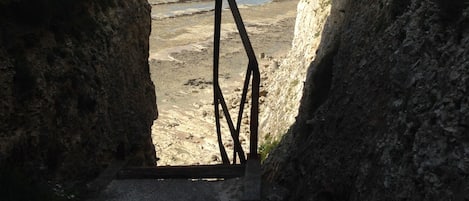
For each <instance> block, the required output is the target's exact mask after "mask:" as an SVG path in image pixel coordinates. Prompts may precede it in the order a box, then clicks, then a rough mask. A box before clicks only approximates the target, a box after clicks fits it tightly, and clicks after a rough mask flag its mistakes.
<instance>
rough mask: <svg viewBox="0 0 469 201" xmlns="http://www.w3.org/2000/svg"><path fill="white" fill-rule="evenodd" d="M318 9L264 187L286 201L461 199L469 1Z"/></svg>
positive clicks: (339, 4)
mask: <svg viewBox="0 0 469 201" xmlns="http://www.w3.org/2000/svg"><path fill="white" fill-rule="evenodd" d="M302 2H304V3H305V2H306V3H307V2H309V5H311V6H312V5H313V3H312V2H314V1H311V0H302ZM321 2H324V3H327V2H330V3H331V4H332V5H331V6H332V7H331V15H330V16H329V18H328V20H327V22H326V26H325V29H324V32H323V38H322V41H321V44H320V46H319V48H318V56H317V57H316V59H315V60H314V61H313V62H312V63H311V66H310V67H309V69H308V75H307V78H306V82H305V89H304V92H303V97H302V100H301V106H300V109H299V115H298V117H297V120H296V122H295V124H294V125H293V126H292V127H291V129H290V131H289V133H288V134H287V135H286V136H285V138H284V139H283V140H282V142H281V144H280V145H279V147H278V148H277V149H276V150H275V151H274V153H273V154H272V155H271V157H269V159H268V161H267V163H266V165H265V176H266V177H267V178H268V179H271V180H273V181H276V182H279V183H281V184H284V185H285V186H286V187H288V188H289V189H290V197H289V200H469V131H468V130H469V96H468V95H467V94H469V8H468V7H469V3H468V1H461V0H458V1H451V2H449V1H438V0H412V1H397V0H379V1H352V0H350V1H346V0H342V1H340V0H333V1H321ZM311 15H315V12H314V11H313V12H312V13H311ZM307 23H309V22H305V21H303V22H297V26H302V24H307ZM314 31H316V30H311V32H314ZM326 36H327V37H326ZM299 37H301V36H299ZM303 40H305V41H308V40H311V38H309V37H307V36H306V37H304V38H303ZM329 86H330V90H328V87H329ZM321 103H322V105H321Z"/></svg>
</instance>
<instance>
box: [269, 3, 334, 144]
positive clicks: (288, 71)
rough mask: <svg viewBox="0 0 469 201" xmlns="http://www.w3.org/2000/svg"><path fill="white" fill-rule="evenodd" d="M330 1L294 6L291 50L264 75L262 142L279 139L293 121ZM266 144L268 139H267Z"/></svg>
mask: <svg viewBox="0 0 469 201" xmlns="http://www.w3.org/2000/svg"><path fill="white" fill-rule="evenodd" d="M330 10H331V4H330V3H327V2H323V1H300V2H299V3H298V6H297V20H296V24H295V31H294V37H293V41H292V49H291V51H290V52H289V54H288V57H287V58H286V59H285V60H284V61H283V62H282V63H280V66H279V67H276V66H270V67H269V68H270V70H272V71H271V72H267V74H268V76H263V77H262V78H263V79H265V77H267V80H264V83H265V85H266V86H265V88H266V91H268V92H269V95H268V96H266V100H265V102H264V103H263V104H262V106H261V107H263V108H262V109H263V110H262V111H261V114H260V125H261V128H260V130H261V132H260V134H261V137H262V138H261V141H262V140H265V139H267V141H269V140H272V141H277V140H280V138H281V136H282V135H283V134H285V133H286V132H287V130H288V128H289V127H290V126H291V125H292V124H293V123H294V122H295V117H296V116H297V115H298V107H299V105H300V100H301V92H302V90H303V86H304V80H305V78H306V69H307V68H308V66H309V64H310V63H311V61H312V60H313V59H314V58H315V57H316V49H317V48H318V45H319V42H320V41H321V31H322V30H323V28H324V25H325V22H326V19H327V17H328V16H329V14H330ZM267 143H268V142H267Z"/></svg>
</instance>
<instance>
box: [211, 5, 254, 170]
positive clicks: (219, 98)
mask: <svg viewBox="0 0 469 201" xmlns="http://www.w3.org/2000/svg"><path fill="white" fill-rule="evenodd" d="M228 4H229V5H230V10H231V13H232V14H233V18H234V20H235V23H236V26H237V28H238V32H239V34H240V37H241V40H242V42H243V46H244V49H245V51H246V54H247V56H248V59H249V63H248V68H247V72H246V78H245V80H244V86H243V91H242V95H241V103H240V108H239V112H238V118H237V122H236V128H235V127H234V124H233V121H232V119H231V115H230V113H229V111H228V107H227V105H226V102H225V99H224V97H223V93H222V91H221V88H220V85H219V82H218V72H219V58H220V33H221V12H222V0H215V26H214V27H215V30H214V40H213V41H214V49H213V94H214V109H215V124H216V130H217V139H218V146H219V148H220V154H221V157H222V161H223V163H224V164H229V163H230V161H229V159H228V154H227V153H226V150H225V147H224V146H223V142H222V136H221V128H220V108H219V106H220V105H221V106H222V110H223V114H224V115H225V118H226V121H227V124H228V127H229V129H230V133H231V137H232V138H233V143H234V152H233V164H235V163H236V156H239V159H240V162H241V163H242V164H244V163H246V157H245V155H244V151H243V148H242V147H241V143H240V142H239V133H240V129H241V120H242V115H243V111H244V105H245V102H246V99H247V92H248V87H249V83H250V80H251V78H252V86H251V90H252V91H251V116H250V139H249V141H250V144H249V158H257V157H258V154H257V144H258V125H259V123H258V122H259V85H260V73H259V66H258V63H257V59H256V55H255V53H254V49H253V48H252V45H251V42H250V40H249V36H248V34H247V31H246V28H245V26H244V23H243V20H242V18H241V14H240V13H239V9H238V6H237V4H236V1H235V0H228Z"/></svg>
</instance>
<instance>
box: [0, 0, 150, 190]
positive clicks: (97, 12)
mask: <svg viewBox="0 0 469 201" xmlns="http://www.w3.org/2000/svg"><path fill="white" fill-rule="evenodd" d="M150 20H151V19H150V7H149V5H148V3H147V2H146V1H144V0H126V1H118V0H106V1H91V0H68V1H61V0H52V1H46V0H39V1H37V0H34V1H33V0H13V1H8V0H1V1H0V24H1V26H0V97H1V100H0V139H1V140H0V164H1V168H3V169H7V171H8V170H12V169H15V170H16V169H23V170H26V171H33V172H35V174H38V175H46V177H47V178H48V179H52V180H68V181H70V180H88V179H90V178H93V177H95V176H96V175H97V174H99V172H100V171H101V170H102V169H103V168H104V167H106V166H107V165H108V164H109V163H110V162H111V161H113V160H115V159H119V158H124V157H125V158H126V159H129V160H130V164H132V165H154V164H155V163H156V160H155V157H156V156H155V151H154V147H153V144H152V141H151V138H150V129H151V125H152V122H153V120H154V119H155V118H156V117H157V111H156V105H155V104H156V103H155V92H154V86H153V83H152V82H151V80H150V75H149V69H148V68H149V67H148V47H149V44H148V38H149V34H150V26H151V25H150Z"/></svg>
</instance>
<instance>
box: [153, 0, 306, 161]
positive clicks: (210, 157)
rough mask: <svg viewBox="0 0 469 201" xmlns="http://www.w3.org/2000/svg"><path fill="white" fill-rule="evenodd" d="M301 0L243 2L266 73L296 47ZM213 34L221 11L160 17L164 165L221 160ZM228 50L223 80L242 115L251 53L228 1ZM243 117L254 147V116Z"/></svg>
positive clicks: (156, 45) (158, 76) (157, 67)
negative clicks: (250, 129) (215, 17)
mask: <svg viewBox="0 0 469 201" xmlns="http://www.w3.org/2000/svg"><path fill="white" fill-rule="evenodd" d="M296 4H297V1H296V0H295V1H291V0H286V1H280V2H272V3H268V4H264V5H260V6H242V7H241V8H240V12H241V15H242V17H243V20H244V22H245V25H246V28H247V31H248V34H249V36H250V39H251V43H252V45H253V47H254V51H255V52H256V55H257V56H258V61H259V67H260V69H261V72H262V76H264V77H265V76H269V73H270V72H272V71H273V70H275V69H271V68H274V67H275V66H276V65H275V63H279V62H281V60H282V59H283V58H284V57H285V56H286V55H287V53H288V51H289V49H290V47H291V41H292V37H293V30H294V23H295V16H296ZM155 6H158V5H154V8H153V12H156V11H155V10H157V8H155ZM152 15H153V14H152ZM212 41H213V12H205V13H198V14H193V15H183V16H178V17H172V18H162V19H153V21H152V34H151V36H150V58H149V62H150V71H151V78H152V80H153V82H154V84H155V88H156V94H157V103H158V110H159V117H158V119H157V120H156V121H155V122H154V125H153V127H152V137H153V141H154V144H155V147H156V152H157V155H158V157H159V158H160V160H159V161H158V165H192V164H215V163H221V161H220V160H221V159H220V156H219V148H218V145H217V141H216V132H215V123H214V122H215V121H214V115H213V105H212V101H213V93H212V91H213V89H212V86H211V83H212V51H213V50H212ZM220 53H221V54H220V56H221V57H220V85H221V87H222V91H223V92H224V95H225V98H226V100H227V102H228V105H229V106H230V107H231V109H233V111H232V116H233V118H234V119H235V118H236V116H237V115H235V113H236V114H237V112H235V111H234V108H235V106H237V105H239V100H240V93H241V92H240V90H241V88H242V83H243V79H244V73H245V71H246V68H247V62H248V60H247V57H246V54H245V52H244V48H243V47H242V43H241V40H240V39H239V36H238V34H237V31H236V27H235V25H234V23H233V19H232V15H231V13H230V11H229V10H226V9H225V10H224V11H223V19H222V42H221V52H220ZM260 55H265V57H263V58H260ZM245 110H246V109H245ZM245 116H246V115H245ZM246 117H247V116H246ZM221 122H222V129H223V135H224V144H225V145H226V147H227V151H228V155H232V151H230V150H232V146H233V144H232V141H231V139H229V135H230V134H229V132H228V129H227V126H226V125H225V124H226V123H225V121H224V119H222V121H221ZM242 122H243V124H244V125H245V126H244V127H243V129H242V132H241V135H240V139H241V142H242V145H243V149H244V150H245V151H247V150H248V144H249V142H248V139H249V134H248V133H247V132H246V131H247V126H246V125H247V124H248V123H249V122H248V119H247V118H243V121H242ZM260 132H262V131H260Z"/></svg>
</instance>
